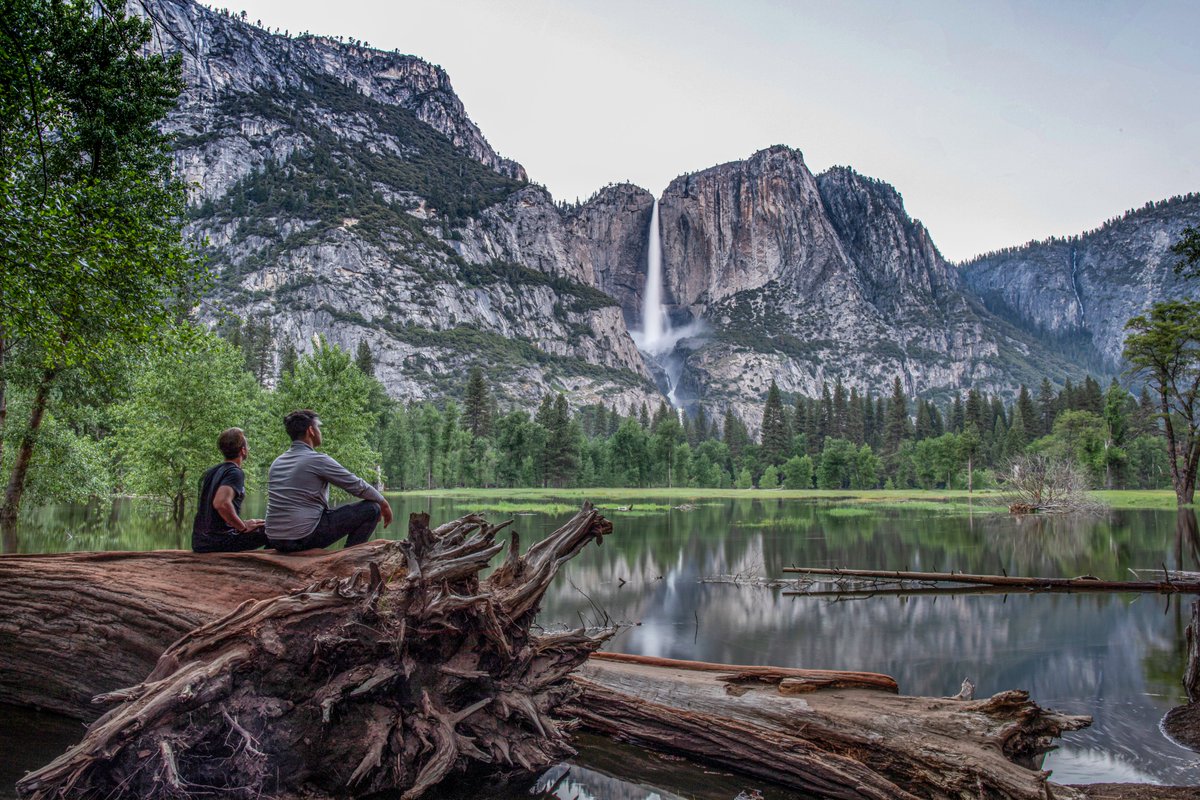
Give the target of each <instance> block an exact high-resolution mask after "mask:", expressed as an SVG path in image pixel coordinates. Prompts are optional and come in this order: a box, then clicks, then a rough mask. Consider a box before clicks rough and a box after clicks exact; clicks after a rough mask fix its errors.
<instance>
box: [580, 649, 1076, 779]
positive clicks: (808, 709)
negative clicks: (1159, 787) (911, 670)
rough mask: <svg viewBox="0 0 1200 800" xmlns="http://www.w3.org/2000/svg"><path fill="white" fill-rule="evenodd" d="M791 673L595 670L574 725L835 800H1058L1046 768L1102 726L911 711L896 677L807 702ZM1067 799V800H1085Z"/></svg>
mask: <svg viewBox="0 0 1200 800" xmlns="http://www.w3.org/2000/svg"><path fill="white" fill-rule="evenodd" d="M598 655H600V654H598ZM764 673H765V674H767V675H771V677H773V678H774V680H769V679H768V680H764V679H763V677H764ZM784 673H786V671H783V670H762V671H761V672H759V671H754V670H748V669H747V668H745V667H737V666H732V665H714V664H697V663H696V662H689V661H672V660H669V659H659V658H639V657H635V656H621V657H619V658H612V657H600V658H597V657H593V658H591V659H589V660H588V662H587V664H585V665H584V666H582V667H580V668H579V670H578V673H577V679H576V680H577V682H578V683H579V684H580V685H581V686H583V689H584V691H583V694H582V696H581V697H580V699H578V700H575V701H571V702H569V703H568V704H567V705H566V707H565V711H566V712H567V713H569V714H571V715H572V716H576V717H578V718H579V719H581V720H582V721H583V723H584V725H585V726H587V727H588V728H591V729H593V730H598V731H601V732H603V733H606V734H608V735H610V736H616V737H621V738H625V739H630V740H633V741H638V742H643V743H647V744H650V745H651V746H653V747H656V748H659V749H666V750H669V751H675V752H680V753H685V754H687V755H688V756H690V757H692V758H699V759H702V760H705V761H709V762H712V763H716V764H719V765H721V766H724V767H726V768H730V769H736V770H739V771H741V772H745V773H749V774H751V775H754V776H756V777H759V778H763V779H766V780H770V781H773V782H775V783H780V784H783V785H785V786H789V787H792V788H796V789H802V790H805V791H809V792H815V793H817V794H818V795H819V796H820V797H823V798H831V799H832V800H866V799H867V798H872V799H873V800H916V798H958V797H972V798H980V799H981V800H987V799H988V798H1028V799H1029V800H1044V798H1046V797H1048V796H1049V795H1048V794H1047V787H1046V781H1047V777H1048V773H1046V772H1042V771H1040V770H1038V769H1037V766H1038V765H1040V759H1041V756H1042V755H1043V754H1044V753H1045V752H1046V751H1048V750H1050V749H1052V747H1053V745H1052V742H1053V741H1054V739H1056V738H1058V737H1059V736H1061V735H1062V733H1064V732H1066V731H1073V730H1078V729H1080V728H1082V727H1085V726H1086V725H1088V724H1090V722H1091V720H1090V718H1088V717H1078V716H1067V715H1062V714H1056V713H1054V712H1049V711H1045V710H1043V709H1041V708H1039V707H1038V706H1037V705H1036V704H1034V703H1033V702H1032V701H1031V700H1030V699H1029V696H1028V694H1027V693H1025V692H1020V691H1010V692H1002V693H1000V694H997V695H995V696H994V697H991V698H988V699H986V700H980V701H963V700H954V699H939V698H927V697H925V698H915V697H900V696H898V695H896V694H894V693H893V692H892V691H890V690H889V689H888V688H887V687H886V685H885V684H883V683H882V682H879V681H878V680H877V679H878V678H880V677H882V676H869V677H868V676H864V678H860V679H857V680H855V679H852V680H851V681H850V682H848V683H847V685H848V686H872V688H846V689H839V690H836V691H835V690H830V689H825V690H822V691H812V692H808V693H805V694H803V695H800V696H795V695H791V694H790V693H788V692H786V691H783V686H782V685H780V681H781V680H786V675H785V674H784ZM731 683H732V684H736V688H734V687H733V686H731ZM731 689H733V690H732V691H731ZM881 689H882V691H881ZM1053 791H1054V794H1053V796H1054V797H1055V798H1060V800H1062V799H1063V798H1074V797H1081V796H1082V795H1080V794H1078V793H1077V792H1075V791H1074V790H1071V789H1067V788H1065V787H1057V786H1056V787H1055V788H1054V790H1053Z"/></svg>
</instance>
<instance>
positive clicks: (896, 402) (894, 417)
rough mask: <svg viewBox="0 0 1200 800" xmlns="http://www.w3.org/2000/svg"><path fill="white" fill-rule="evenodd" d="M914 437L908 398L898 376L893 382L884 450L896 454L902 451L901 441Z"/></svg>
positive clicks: (891, 454) (884, 437) (885, 428)
mask: <svg viewBox="0 0 1200 800" xmlns="http://www.w3.org/2000/svg"><path fill="white" fill-rule="evenodd" d="M911 437H912V428H911V424H910V422H909V419H908V399H907V398H906V397H905V396H904V387H903V386H902V385H901V384H900V378H899V377H897V378H896V379H895V380H894V381H893V382H892V399H891V401H890V402H889V403H888V409H887V424H886V426H885V427H884V432H883V452H884V453H885V454H886V455H888V456H895V455H896V453H898V452H899V451H900V443H901V442H902V441H904V440H905V439H909V438H911Z"/></svg>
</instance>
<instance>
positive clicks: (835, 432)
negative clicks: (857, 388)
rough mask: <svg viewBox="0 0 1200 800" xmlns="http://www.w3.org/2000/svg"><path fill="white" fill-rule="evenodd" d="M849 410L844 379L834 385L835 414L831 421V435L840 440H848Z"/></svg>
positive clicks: (839, 379)
mask: <svg viewBox="0 0 1200 800" xmlns="http://www.w3.org/2000/svg"><path fill="white" fill-rule="evenodd" d="M847 411H848V408H847V406H846V387H845V386H843V385H842V379H841V378H838V379H837V381H836V382H834V384H833V413H832V415H831V416H830V420H829V435H830V436H835V437H837V438H838V439H846V438H848V437H847V436H846V416H847Z"/></svg>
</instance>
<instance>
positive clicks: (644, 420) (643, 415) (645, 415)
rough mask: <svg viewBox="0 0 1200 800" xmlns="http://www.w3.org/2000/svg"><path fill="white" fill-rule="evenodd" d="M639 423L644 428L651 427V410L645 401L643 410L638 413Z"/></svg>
mask: <svg viewBox="0 0 1200 800" xmlns="http://www.w3.org/2000/svg"><path fill="white" fill-rule="evenodd" d="M638 424H639V425H641V426H642V430H648V429H649V428H650V411H649V410H648V409H647V408H646V404H645V403H642V410H641V411H640V412H639V413H638Z"/></svg>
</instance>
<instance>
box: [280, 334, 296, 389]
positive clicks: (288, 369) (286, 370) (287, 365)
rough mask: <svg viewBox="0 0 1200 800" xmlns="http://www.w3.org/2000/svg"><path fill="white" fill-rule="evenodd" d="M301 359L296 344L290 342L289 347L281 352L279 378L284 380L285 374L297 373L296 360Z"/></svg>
mask: <svg viewBox="0 0 1200 800" xmlns="http://www.w3.org/2000/svg"><path fill="white" fill-rule="evenodd" d="M299 360H300V357H299V356H298V355H297V354H296V347H295V345H293V344H292V343H291V342H288V344H287V347H285V348H283V352H281V353H280V354H279V376H278V377H279V379H280V380H282V379H283V377H284V376H285V375H295V374H296V362H297V361H299Z"/></svg>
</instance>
